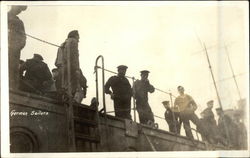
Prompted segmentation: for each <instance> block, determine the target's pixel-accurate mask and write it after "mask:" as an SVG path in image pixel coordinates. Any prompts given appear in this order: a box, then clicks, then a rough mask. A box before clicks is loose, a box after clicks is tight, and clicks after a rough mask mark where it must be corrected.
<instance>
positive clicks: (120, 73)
mask: <svg viewBox="0 0 250 158" xmlns="http://www.w3.org/2000/svg"><path fill="white" fill-rule="evenodd" d="M127 68H128V67H127V66H125V65H120V66H118V67H117V71H118V76H125V74H126V71H127Z"/></svg>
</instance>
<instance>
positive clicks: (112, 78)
mask: <svg viewBox="0 0 250 158" xmlns="http://www.w3.org/2000/svg"><path fill="white" fill-rule="evenodd" d="M117 78H118V77H117V76H111V77H110V78H109V79H108V81H109V82H111V81H114V80H117Z"/></svg>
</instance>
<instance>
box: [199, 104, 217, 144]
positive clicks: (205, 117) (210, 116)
mask: <svg viewBox="0 0 250 158" xmlns="http://www.w3.org/2000/svg"><path fill="white" fill-rule="evenodd" d="M213 105H214V101H213V100H210V101H208V102H207V108H206V109H205V110H203V111H202V112H201V113H200V115H201V119H200V122H201V124H202V125H203V127H204V130H206V131H209V132H207V135H206V136H204V135H201V136H202V140H206V141H208V142H210V143H212V144H215V143H217V142H218V141H219V140H220V138H219V136H218V126H217V124H216V121H215V118H214V113H213V111H212V109H213ZM197 130H198V131H200V130H201V129H199V128H197Z"/></svg>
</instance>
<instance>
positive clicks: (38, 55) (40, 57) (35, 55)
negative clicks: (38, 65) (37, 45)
mask: <svg viewBox="0 0 250 158" xmlns="http://www.w3.org/2000/svg"><path fill="white" fill-rule="evenodd" d="M34 57H36V58H38V59H40V60H43V57H42V56H41V55H40V54H34Z"/></svg>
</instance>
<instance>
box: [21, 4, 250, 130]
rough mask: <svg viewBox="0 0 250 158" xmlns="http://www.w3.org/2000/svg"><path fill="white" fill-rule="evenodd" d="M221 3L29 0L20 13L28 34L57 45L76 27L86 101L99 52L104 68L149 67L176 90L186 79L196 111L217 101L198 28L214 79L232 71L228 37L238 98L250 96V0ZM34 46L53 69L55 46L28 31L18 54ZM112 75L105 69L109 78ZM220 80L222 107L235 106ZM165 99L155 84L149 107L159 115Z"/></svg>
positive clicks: (133, 72) (232, 92) (153, 79)
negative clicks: (46, 1) (34, 2)
mask: <svg viewBox="0 0 250 158" xmlns="http://www.w3.org/2000/svg"><path fill="white" fill-rule="evenodd" d="M142 4H143V3H142ZM144 4H145V2H144ZM158 4H159V3H158ZM198 4H199V5H198ZM221 4H222V3H221ZM223 4H224V5H218V2H214V3H197V5H196V2H192V3H191V2H187V3H186V2H181V3H176V4H174V3H169V4H168V3H162V5H151V6H150V5H140V3H139V4H138V3H136V4H134V5H105V6H104V5H82V6H28V9H27V10H26V11H24V12H22V13H21V14H20V15H19V17H20V19H22V20H23V22H24V25H25V29H26V33H27V34H30V35H33V36H35V37H38V38H41V39H43V40H46V41H49V42H52V43H54V44H57V45H60V44H61V43H62V42H64V40H65V39H66V37H67V34H68V32H69V31H71V30H74V29H77V30H78V31H79V33H80V43H79V53H80V65H81V69H82V71H83V74H84V75H85V77H86V78H87V80H88V86H89V88H88V94H87V98H86V99H85V100H84V101H83V103H85V104H89V103H90V100H91V98H92V97H94V96H95V75H94V74H93V72H94V64H95V59H96V57H97V56H98V55H103V56H104V58H105V67H106V68H107V69H110V70H112V71H116V67H117V66H118V65H120V64H125V65H127V66H128V70H127V75H129V76H135V77H136V78H139V77H140V73H139V72H140V71H141V70H144V69H147V70H149V71H150V72H151V73H150V75H149V79H150V83H151V84H152V85H154V86H155V87H157V88H159V89H162V90H164V91H169V90H171V91H172V93H173V94H174V95H178V94H177V91H176V88H177V86H178V85H183V86H184V87H185V89H186V92H187V93H188V94H190V95H191V96H192V97H193V98H194V100H195V101H196V102H197V104H198V110H197V112H196V113H197V114H199V113H200V111H202V110H203V109H204V108H206V102H207V101H208V100H210V99H214V100H215V107H218V106H219V105H218V102H217V99H216V93H215V90H214V86H213V83H212V78H211V75H210V71H209V68H208V64H207V59H206V57H205V54H204V52H202V51H201V50H202V49H203V48H202V46H201V45H200V43H199V40H198V39H197V37H196V34H195V32H196V33H197V34H198V35H199V37H200V38H201V40H202V41H203V42H205V43H206V46H207V47H211V46H215V47H212V48H210V49H208V53H209V56H210V61H211V65H212V68H213V71H214V75H215V78H216V80H220V79H224V78H228V77H231V76H232V74H231V71H230V67H229V64H228V61H227V58H226V54H225V49H224V48H221V49H220V48H219V46H220V45H223V44H224V43H225V44H228V45H227V47H228V52H229V55H230V57H231V62H232V65H233V68H234V71H235V74H236V75H237V74H241V73H245V74H243V75H240V76H238V77H237V78H236V79H237V82H238V84H239V88H240V91H241V95H242V97H243V98H245V97H247V98H248V72H249V70H248V47H249V43H248V32H247V31H248V20H246V19H248V3H247V2H229V1H228V2H224V3H223ZM197 52H198V53H197ZM34 53H39V54H41V55H42V56H43V57H44V62H46V63H47V64H48V66H49V68H50V69H52V68H54V67H55V66H54V61H55V58H56V53H57V48H56V47H54V46H50V45H47V44H44V43H41V42H39V41H36V40H34V39H30V38H29V37H28V38H27V41H26V46H25V48H24V49H23V50H22V55H21V59H23V60H26V59H28V58H31V57H32V56H33V54H34ZM110 76H111V74H109V73H106V74H105V77H106V80H107V79H108V78H109V77H110ZM218 87H219V95H220V96H221V100H222V104H223V108H224V109H228V108H233V107H235V106H236V102H237V100H238V99H239V97H238V95H237V91H236V87H235V84H234V81H233V79H229V80H226V81H224V82H218ZM100 96H101V94H100ZM106 98H107V111H113V103H112V101H111V100H110V97H109V96H106ZM163 100H169V96H168V95H166V94H163V93H161V92H158V91H156V92H155V93H153V94H150V95H149V103H150V105H151V108H152V110H153V112H154V114H155V115H158V116H161V117H164V111H165V110H164V107H163V106H162V104H161V102H162V101H163ZM131 114H133V112H131ZM155 119H156V122H158V123H159V124H160V128H163V129H167V124H166V122H165V121H164V120H163V121H162V120H159V119H157V118H155ZM137 120H138V119H137Z"/></svg>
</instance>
